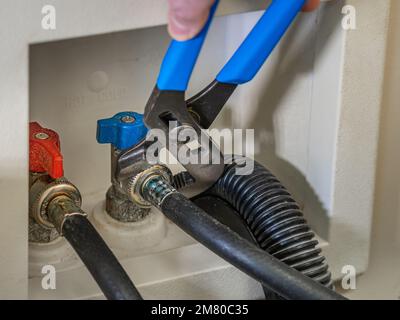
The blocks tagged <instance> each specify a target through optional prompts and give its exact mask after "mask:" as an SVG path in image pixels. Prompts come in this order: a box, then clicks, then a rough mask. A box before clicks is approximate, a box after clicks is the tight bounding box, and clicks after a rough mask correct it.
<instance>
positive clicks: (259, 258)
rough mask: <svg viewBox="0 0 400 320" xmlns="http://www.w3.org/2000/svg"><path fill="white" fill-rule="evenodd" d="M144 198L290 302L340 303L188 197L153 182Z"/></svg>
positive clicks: (203, 242)
mask: <svg viewBox="0 0 400 320" xmlns="http://www.w3.org/2000/svg"><path fill="white" fill-rule="evenodd" d="M144 190H145V192H144V196H145V197H146V198H147V200H149V201H150V202H152V203H153V204H156V205H157V206H158V208H159V209H160V210H161V211H162V212H163V213H164V214H165V216H166V217H167V218H169V219H170V220H171V221H173V222H174V223H176V224H177V225H178V226H179V227H180V228H181V229H183V230H184V231H185V232H186V233H188V234H189V235H190V236H192V237H193V238H194V239H196V240H197V241H199V242H200V243H202V244H203V245H205V246H206V247H207V248H209V249H210V250H211V251H213V252H215V253H216V254H217V255H219V256H220V257H222V258H223V259H225V260H226V261H228V262H229V263H231V264H232V265H234V266H235V267H237V268H238V269H240V270H242V271H243V272H245V273H246V274H248V275H249V276H250V277H252V278H254V279H256V280H257V281H259V282H261V283H262V284H263V285H264V286H266V287H267V288H269V289H271V290H272V291H274V292H276V293H278V294H279V295H281V296H282V297H284V298H286V299H297V300H299V299H303V300H340V299H344V297H342V296H341V295H339V294H337V293H335V292H334V291H332V290H330V289H328V288H326V287H324V286H322V285H320V284H319V283H317V282H315V281H313V280H312V279H310V278H309V277H306V276H305V275H303V274H302V273H300V272H298V271H296V270H294V269H292V268H290V267H289V266H287V265H286V264H284V263H283V262H281V261H279V260H278V259H276V258H274V257H273V256H271V255H269V254H267V253H266V252H265V251H263V250H262V249H260V248H259V247H257V246H256V245H254V244H252V243H251V242H249V241H248V240H245V239H244V238H242V237H240V236H239V235H238V234H237V233H236V232H234V231H232V230H231V229H230V228H228V227H227V226H225V225H224V224H222V223H220V222H219V221H218V220H216V219H214V218H213V217H211V216H210V215H208V214H207V213H206V212H205V211H203V210H202V209H200V208H199V207H198V206H196V205H195V204H194V203H193V202H191V201H190V200H189V199H187V198H186V197H185V196H184V195H182V194H181V193H179V192H177V191H173V190H172V191H171V189H169V187H168V186H166V185H165V183H164V185H163V183H161V182H160V181H157V180H155V181H149V182H148V185H147V186H146V188H145V189H144Z"/></svg>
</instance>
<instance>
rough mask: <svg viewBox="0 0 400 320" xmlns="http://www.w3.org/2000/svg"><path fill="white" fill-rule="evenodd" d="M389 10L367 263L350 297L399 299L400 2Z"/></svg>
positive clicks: (348, 294)
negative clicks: (372, 215)
mask: <svg viewBox="0 0 400 320" xmlns="http://www.w3.org/2000/svg"><path fill="white" fill-rule="evenodd" d="M390 12H391V18H390V32H389V37H388V52H387V60H386V68H385V81H384V91H383V92H384V96H383V100H382V113H381V125H380V139H379V149H378V150H379V152H378V166H377V171H376V172H377V177H376V191H375V205H374V218H373V223H372V238H371V254H370V263H369V267H368V269H367V271H366V272H365V274H363V275H361V276H360V277H359V278H358V280H357V283H356V290H351V291H349V292H345V293H346V295H347V296H348V297H349V298H351V299H400V268H399V267H400V200H399V199H400V171H399V163H400V148H399V147H398V146H399V137H400V108H399V101H400V91H399V87H400V34H399V32H398V30H400V2H399V1H397V0H393V1H392V7H391V11H390ZM338 287H339V286H338Z"/></svg>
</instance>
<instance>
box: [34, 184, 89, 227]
mask: <svg viewBox="0 0 400 320" xmlns="http://www.w3.org/2000/svg"><path fill="white" fill-rule="evenodd" d="M59 196H65V197H68V198H69V199H71V201H72V202H73V203H74V204H75V205H76V206H77V207H80V206H81V204H82V198H81V194H80V192H79V191H78V189H77V188H76V187H75V186H74V185H73V184H72V183H70V182H69V181H68V180H67V179H65V178H59V179H56V180H54V181H52V182H50V183H49V182H48V181H46V180H40V179H39V180H37V181H36V182H35V183H34V184H33V185H32V186H31V189H30V206H29V215H30V216H31V217H32V218H33V219H34V220H35V221H36V222H37V223H39V224H40V225H42V226H44V227H46V228H54V227H56V226H55V225H54V224H53V222H52V221H50V219H49V216H48V207H49V204H50V202H51V201H52V200H54V199H55V198H57V197H59Z"/></svg>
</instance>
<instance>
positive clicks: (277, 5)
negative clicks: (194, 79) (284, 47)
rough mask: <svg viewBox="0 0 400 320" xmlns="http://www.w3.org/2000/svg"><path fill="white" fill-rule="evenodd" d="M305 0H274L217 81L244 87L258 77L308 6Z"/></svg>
mask: <svg viewBox="0 0 400 320" xmlns="http://www.w3.org/2000/svg"><path fill="white" fill-rule="evenodd" d="M304 3H305V0H273V1H272V3H271V5H270V6H269V8H268V9H267V11H266V12H265V13H264V15H263V16H262V17H261V19H260V20H259V21H258V23H257V24H256V25H255V27H254V28H253V30H252V31H251V32H250V34H249V35H248V36H247V38H246V40H245V41H244V42H243V43H242V44H241V46H240V47H239V49H238V50H237V51H236V52H235V54H234V55H233V56H232V58H231V59H230V60H229V61H228V63H227V64H226V65H225V66H224V67H223V69H222V70H221V72H220V73H219V74H218V76H217V80H218V81H219V82H223V83H229V84H242V83H246V82H248V81H250V80H252V79H253V78H254V76H255V75H256V74H257V72H258V71H259V70H260V68H261V67H262V65H263V64H264V62H265V60H267V58H268V57H269V55H270V54H271V52H272V51H273V50H274V48H275V47H276V45H277V44H278V42H279V40H280V39H281V38H282V36H283V35H284V34H285V32H286V30H287V29H288V27H289V26H290V24H291V23H292V22H293V20H294V19H295V18H296V16H297V14H298V13H299V11H300V10H301V9H302V7H303V6H304Z"/></svg>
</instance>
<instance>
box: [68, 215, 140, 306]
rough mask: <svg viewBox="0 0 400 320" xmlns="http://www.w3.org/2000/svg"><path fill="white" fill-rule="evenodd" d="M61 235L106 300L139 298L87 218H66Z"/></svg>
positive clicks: (127, 277)
mask: <svg viewBox="0 0 400 320" xmlns="http://www.w3.org/2000/svg"><path fill="white" fill-rule="evenodd" d="M62 231H63V236H64V237H65V238H66V239H67V240H68V242H69V243H70V244H71V246H72V247H73V248H74V250H75V251H76V253H77V254H78V255H79V257H80V258H81V260H82V262H83V263H84V264H85V266H86V267H87V268H88V270H89V272H90V273H91V275H92V276H93V278H94V280H95V281H96V282H97V284H98V285H99V287H100V289H101V290H102V291H103V293H104V295H105V296H106V298H107V299H109V300H141V299H142V297H141V295H140V293H139V292H138V291H137V289H136V288H135V286H134V284H133V283H132V281H131V279H130V278H129V276H128V275H127V274H126V272H125V270H124V269H123V268H122V266H121V264H120V263H119V262H118V260H117V258H116V257H115V256H114V254H113V253H112V252H111V250H110V248H109V247H108V246H107V244H106V243H105V242H104V240H103V239H102V238H101V236H100V235H99V234H98V232H97V231H96V229H95V228H94V227H93V226H92V224H91V223H90V222H89V220H88V219H87V218H85V217H84V216H81V215H73V216H69V217H67V218H66V220H65V222H64V224H63V227H62Z"/></svg>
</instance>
